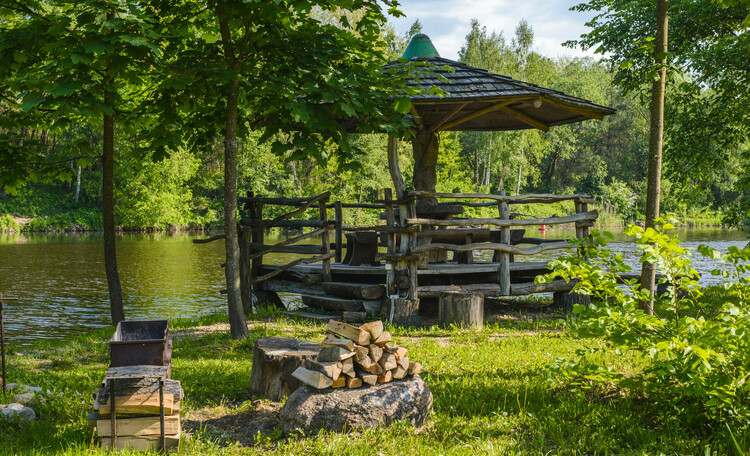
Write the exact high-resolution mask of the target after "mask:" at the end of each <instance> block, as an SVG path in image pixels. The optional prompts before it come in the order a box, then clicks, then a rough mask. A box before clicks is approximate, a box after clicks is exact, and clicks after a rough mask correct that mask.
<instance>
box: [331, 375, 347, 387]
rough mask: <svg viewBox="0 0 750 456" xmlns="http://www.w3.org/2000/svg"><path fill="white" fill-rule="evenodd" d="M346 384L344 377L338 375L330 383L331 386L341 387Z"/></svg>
mask: <svg viewBox="0 0 750 456" xmlns="http://www.w3.org/2000/svg"><path fill="white" fill-rule="evenodd" d="M345 386H346V377H339V378H337V379H336V380H334V381H333V383H331V388H343V387H345Z"/></svg>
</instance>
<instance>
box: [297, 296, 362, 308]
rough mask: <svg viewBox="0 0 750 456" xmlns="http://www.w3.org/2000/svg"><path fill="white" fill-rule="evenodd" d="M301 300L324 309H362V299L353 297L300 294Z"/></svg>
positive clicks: (307, 304)
mask: <svg viewBox="0 0 750 456" xmlns="http://www.w3.org/2000/svg"><path fill="white" fill-rule="evenodd" d="M302 302H303V303H304V304H305V305H306V306H308V307H315V308H318V309H325V310H341V311H346V312H356V311H361V310H363V309H364V306H363V305H362V301H359V300H354V299H344V298H334V297H332V296H314V295H302Z"/></svg>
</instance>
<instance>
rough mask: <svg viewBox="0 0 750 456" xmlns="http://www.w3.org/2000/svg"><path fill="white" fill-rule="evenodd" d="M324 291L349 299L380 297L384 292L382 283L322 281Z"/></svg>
mask: <svg viewBox="0 0 750 456" xmlns="http://www.w3.org/2000/svg"><path fill="white" fill-rule="evenodd" d="M321 286H322V287H323V290H325V292H326V293H328V294H329V295H333V296H338V297H341V298H349V299H366V300H374V299H380V298H381V297H382V296H383V294H384V293H385V287H384V286H383V285H372V284H366V283H346V282H324V283H322V284H321Z"/></svg>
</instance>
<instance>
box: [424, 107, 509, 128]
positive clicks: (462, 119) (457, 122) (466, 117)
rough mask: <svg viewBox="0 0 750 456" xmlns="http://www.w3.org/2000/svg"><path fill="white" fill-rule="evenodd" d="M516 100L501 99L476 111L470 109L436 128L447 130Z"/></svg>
mask: <svg viewBox="0 0 750 456" xmlns="http://www.w3.org/2000/svg"><path fill="white" fill-rule="evenodd" d="M516 101H518V100H516V99H512V100H503V101H500V102H498V103H495V104H491V105H489V106H487V107H486V108H482V109H478V110H476V111H472V112H471V113H469V114H466V115H464V116H461V117H459V118H458V119H456V120H453V121H451V122H448V123H446V124H443V126H442V127H440V128H439V129H437V131H444V130H448V129H450V128H453V127H455V126H456V125H460V124H462V123H464V122H466V121H469V120H471V119H475V118H477V117H479V116H483V115H485V114H487V113H488V112H492V111H497V110H498V109H500V108H502V107H503V106H507V105H509V104H511V103H515V102H516Z"/></svg>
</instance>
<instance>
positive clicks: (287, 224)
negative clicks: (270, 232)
mask: <svg viewBox="0 0 750 456" xmlns="http://www.w3.org/2000/svg"><path fill="white" fill-rule="evenodd" d="M270 221H271V220H261V219H260V218H257V219H256V218H243V219H240V225H242V226H248V227H251V228H254V227H256V226H258V225H262V224H264V223H266V222H270ZM329 225H330V226H333V225H334V222H333V220H331V221H329V222H328V223H323V221H321V220H282V221H280V222H277V223H276V224H275V227H277V228H293V229H299V228H322V227H324V226H329Z"/></svg>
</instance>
